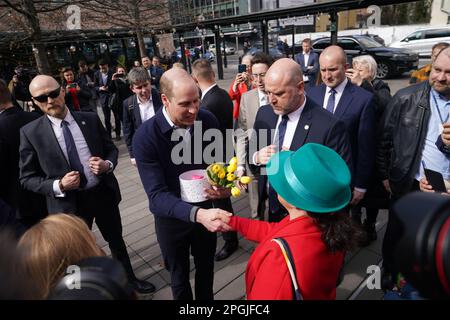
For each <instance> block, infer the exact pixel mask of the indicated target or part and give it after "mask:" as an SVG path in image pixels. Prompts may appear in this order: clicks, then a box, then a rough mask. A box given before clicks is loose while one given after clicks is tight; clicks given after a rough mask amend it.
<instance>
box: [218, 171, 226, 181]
mask: <svg viewBox="0 0 450 320" xmlns="http://www.w3.org/2000/svg"><path fill="white" fill-rule="evenodd" d="M217 176H218V177H219V178H220V179H223V178H225V170H221V171H220V172H219V173H218V174H217Z"/></svg>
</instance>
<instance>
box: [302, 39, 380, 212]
mask: <svg viewBox="0 0 450 320" xmlns="http://www.w3.org/2000/svg"><path fill="white" fill-rule="evenodd" d="M319 62H320V73H321V76H322V81H323V84H321V85H320V86H316V87H313V88H310V89H309V90H307V96H308V97H309V98H311V99H312V100H314V102H315V103H317V104H318V105H319V106H321V107H323V109H325V110H328V111H329V112H330V113H332V114H334V116H335V117H336V118H338V119H340V120H342V121H343V122H344V123H345V125H346V127H347V131H348V133H349V136H350V143H351V148H352V158H353V164H354V167H353V168H351V170H352V172H353V176H352V185H353V187H354V188H353V198H352V201H351V205H356V204H358V202H359V201H361V200H362V199H363V198H364V195H365V192H366V190H367V188H368V186H369V183H370V177H371V175H372V172H373V167H374V163H375V107H374V105H373V94H372V93H370V92H368V91H367V90H364V89H362V88H360V87H358V86H355V85H353V84H352V83H351V81H349V80H348V79H347V77H346V70H347V69H348V66H349V65H348V63H347V57H346V55H345V52H344V50H342V48H341V47H338V46H330V47H328V48H326V49H325V50H324V51H323V52H322V54H321V55H320V60H319Z"/></svg>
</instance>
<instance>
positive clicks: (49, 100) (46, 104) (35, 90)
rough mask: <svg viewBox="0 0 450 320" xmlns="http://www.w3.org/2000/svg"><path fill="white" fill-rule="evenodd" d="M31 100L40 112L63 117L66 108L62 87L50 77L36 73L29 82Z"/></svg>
mask: <svg viewBox="0 0 450 320" xmlns="http://www.w3.org/2000/svg"><path fill="white" fill-rule="evenodd" d="M29 89H30V93H31V96H32V97H33V101H34V102H35V103H36V105H37V106H38V107H39V108H40V109H41V110H42V112H44V113H46V114H48V115H50V116H52V117H55V118H59V119H64V118H65V116H66V114H67V108H66V105H65V101H64V93H65V92H64V89H63V88H61V86H60V85H59V83H58V82H57V81H56V80H55V79H54V78H52V77H50V76H46V75H38V76H36V77H34V79H33V80H32V81H31V83H30V87H29Z"/></svg>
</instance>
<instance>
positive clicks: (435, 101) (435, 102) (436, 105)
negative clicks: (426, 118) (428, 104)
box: [431, 91, 449, 124]
mask: <svg viewBox="0 0 450 320" xmlns="http://www.w3.org/2000/svg"><path fill="white" fill-rule="evenodd" d="M431 95H432V96H433V100H434V105H435V107H436V110H437V112H438V115H439V120H441V124H444V123H446V122H447V121H448V117H449V113H447V117H446V118H445V120H443V119H442V114H441V110H439V105H438V102H437V99H436V96H435V95H434V92H433V91H431Z"/></svg>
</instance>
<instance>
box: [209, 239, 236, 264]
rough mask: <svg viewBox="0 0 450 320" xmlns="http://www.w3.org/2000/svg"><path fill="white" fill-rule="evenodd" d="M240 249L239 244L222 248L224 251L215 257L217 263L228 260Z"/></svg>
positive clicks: (230, 244) (231, 244) (227, 244)
mask: <svg viewBox="0 0 450 320" xmlns="http://www.w3.org/2000/svg"><path fill="white" fill-rule="evenodd" d="M237 248H238V244H237V243H225V245H224V246H223V247H222V249H221V250H220V251H219V252H217V253H216V256H215V257H214V259H215V260H216V261H221V260H224V259H226V258H228V257H229V256H231V255H232V254H233V252H235V251H236V250H237Z"/></svg>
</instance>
